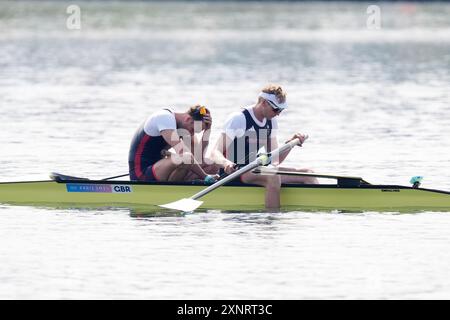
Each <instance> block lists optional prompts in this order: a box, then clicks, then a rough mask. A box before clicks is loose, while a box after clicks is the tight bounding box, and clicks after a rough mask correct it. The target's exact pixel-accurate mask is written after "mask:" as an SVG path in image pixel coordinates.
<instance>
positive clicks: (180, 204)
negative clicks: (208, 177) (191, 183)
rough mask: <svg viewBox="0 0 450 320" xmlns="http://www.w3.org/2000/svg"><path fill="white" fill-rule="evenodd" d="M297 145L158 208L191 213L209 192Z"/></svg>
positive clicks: (259, 158) (261, 158)
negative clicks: (189, 195) (187, 196)
mask: <svg viewBox="0 0 450 320" xmlns="http://www.w3.org/2000/svg"><path fill="white" fill-rule="evenodd" d="M298 144H300V140H299V139H294V140H292V141H290V142H288V143H286V144H285V145H283V146H281V147H279V148H278V149H275V150H274V151H272V152H270V153H268V154H262V155H260V156H258V157H257V158H256V159H255V160H254V161H252V162H250V163H249V164H248V165H246V166H244V167H242V168H241V169H239V170H237V171H235V172H233V173H232V174H230V175H228V176H227V177H225V178H223V179H222V180H219V181H217V182H216V183H214V184H212V185H210V186H209V187H207V188H205V189H203V190H202V191H200V192H198V193H196V194H194V195H193V196H192V197H190V198H185V199H181V200H177V201H174V202H171V203H167V204H163V205H159V206H160V207H163V208H167V209H173V210H178V211H183V212H192V211H194V210H196V209H197V208H198V207H200V206H201V205H202V204H203V201H199V200H197V199H199V198H201V197H203V196H205V195H207V194H208V193H210V192H211V191H214V190H215V189H217V188H219V187H220V186H222V185H224V184H225V183H227V182H228V181H231V180H233V179H235V178H237V177H239V176H240V175H242V174H244V173H246V172H249V171H251V170H253V169H254V168H256V167H259V166H267V165H269V164H270V163H271V162H272V159H273V158H274V157H277V156H278V155H279V154H280V153H282V152H284V151H285V150H287V149H292V148H293V147H295V146H296V145H298Z"/></svg>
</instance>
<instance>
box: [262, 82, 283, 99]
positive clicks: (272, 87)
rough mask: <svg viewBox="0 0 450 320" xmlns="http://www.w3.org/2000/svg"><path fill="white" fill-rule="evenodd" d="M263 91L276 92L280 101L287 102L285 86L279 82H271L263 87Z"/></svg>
mask: <svg viewBox="0 0 450 320" xmlns="http://www.w3.org/2000/svg"><path fill="white" fill-rule="evenodd" d="M261 91H262V92H265V93H269V94H274V95H275V96H276V97H277V100H278V102H279V103H284V102H286V93H285V92H284V91H283V88H281V86H279V85H277V84H269V85H267V86H265V87H264V88H262V90H261Z"/></svg>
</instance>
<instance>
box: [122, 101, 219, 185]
mask: <svg viewBox="0 0 450 320" xmlns="http://www.w3.org/2000/svg"><path fill="white" fill-rule="evenodd" d="M211 124H212V118H211V113H210V111H209V110H208V109H207V108H206V107H204V106H201V105H195V106H193V107H190V108H189V109H188V110H187V111H186V112H174V111H173V110H172V109H169V108H166V109H162V110H160V111H158V112H155V113H154V114H152V115H150V116H149V117H148V118H147V120H146V121H145V122H144V123H143V124H142V125H141V126H140V127H139V128H138V130H137V131H136V133H135V135H134V137H133V140H132V142H131V146H130V151H129V156H128V164H129V172H130V179H131V180H137V181H190V180H194V179H203V180H204V181H205V183H206V184H211V183H213V182H215V180H216V177H215V176H214V172H212V174H209V173H207V172H206V171H208V169H209V168H208V166H207V165H206V164H201V163H205V162H206V161H203V160H204V158H203V157H204V156H203V150H205V149H206V147H207V145H208V141H209V134H210V128H211ZM200 131H201V132H202V138H201V139H199V140H197V137H196V135H195V133H198V132H200ZM180 137H182V138H183V139H180ZM198 141H200V142H198ZM196 144H200V148H197V147H196ZM170 148H173V149H174V150H175V152H169V149H170ZM198 149H200V150H201V155H200V156H198V155H197V157H194V155H193V154H192V152H191V150H198ZM205 170H206V171H205Z"/></svg>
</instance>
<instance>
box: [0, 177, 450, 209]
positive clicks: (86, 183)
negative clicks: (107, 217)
mask: <svg viewBox="0 0 450 320" xmlns="http://www.w3.org/2000/svg"><path fill="white" fill-rule="evenodd" d="M255 172H256V173H259V174H271V173H270V172H269V171H267V170H261V169H257V170H256V171H255ZM277 174H278V173H277ZM281 174H283V172H281ZM285 174H289V173H285ZM294 174H299V175H311V174H308V173H294ZM313 175H314V176H318V177H319V178H336V180H337V183H336V184H319V185H307V184H289V185H283V186H282V189H281V205H282V208H281V209H282V210H283V211H291V210H302V211H305V210H306V211H311V210H312V211H316V210H320V211H321V210H325V211H330V210H341V211H350V212H353V211H356V212H361V211H394V212H418V211H450V192H446V191H440V190H433V189H424V188H414V187H409V186H398V185H372V184H369V183H367V182H366V181H364V180H363V179H361V178H359V177H343V176H333V175H320V174H313ZM204 188H205V186H204V184H202V183H200V182H189V183H188V182H186V183H170V182H138V181H123V180H122V181H105V180H89V179H83V178H76V177H70V176H64V175H58V174H56V175H53V176H52V179H51V180H45V181H24V182H2V183H0V203H2V204H10V205H33V206H43V207H63V208H112V207H114V208H116V207H117V208H133V209H138V210H145V211H148V212H151V211H159V212H161V210H163V209H161V208H160V207H158V205H160V204H163V203H167V202H171V201H174V200H177V199H179V198H183V197H188V196H190V195H192V194H194V193H197V192H199V191H201V190H202V189H204ZM264 193H265V190H264V188H262V187H259V186H255V185H244V184H242V183H240V182H237V181H232V182H230V183H227V184H226V185H224V186H223V187H221V188H219V189H218V190H216V191H215V192H212V193H210V194H207V195H206V196H205V197H204V204H203V207H202V210H225V211H260V210H264Z"/></svg>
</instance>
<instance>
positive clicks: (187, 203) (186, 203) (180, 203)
mask: <svg viewBox="0 0 450 320" xmlns="http://www.w3.org/2000/svg"><path fill="white" fill-rule="evenodd" d="M202 204H203V201H198V200H194V199H181V200H177V201H174V202H171V203H167V204H161V205H159V206H160V207H162V208H166V209H172V210H178V211H183V212H192V211H194V210H196V209H197V208H198V207H200V206H201V205H202Z"/></svg>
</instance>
